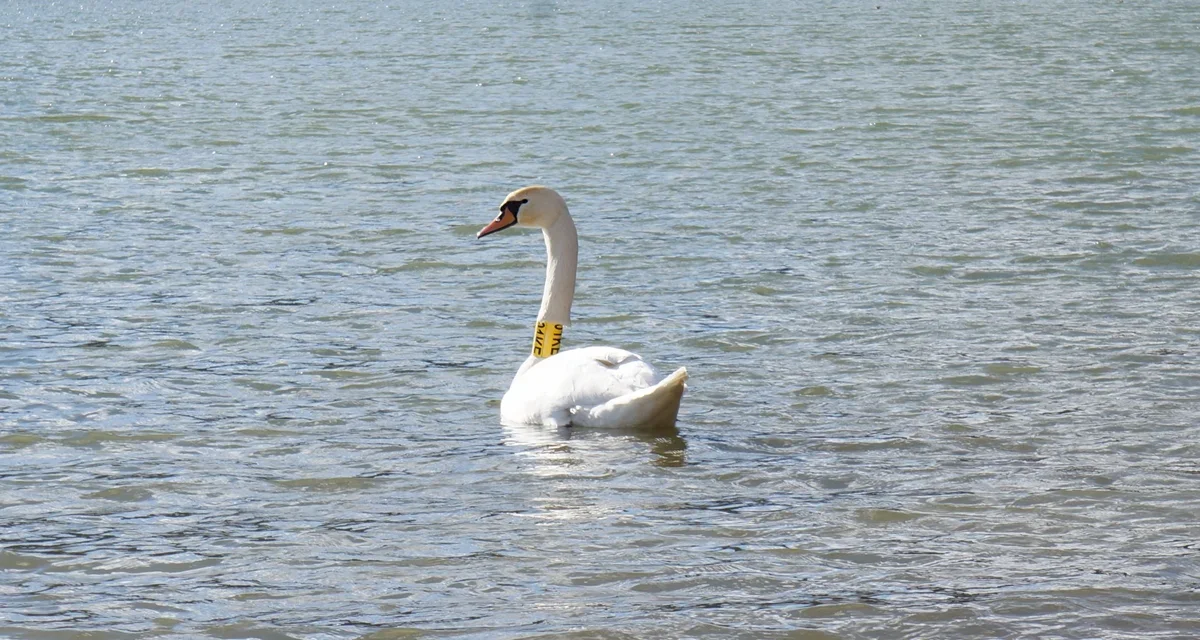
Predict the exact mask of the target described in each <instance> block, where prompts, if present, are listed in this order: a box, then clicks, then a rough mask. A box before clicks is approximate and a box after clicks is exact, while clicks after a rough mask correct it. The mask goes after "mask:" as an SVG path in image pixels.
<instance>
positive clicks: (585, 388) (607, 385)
mask: <svg viewBox="0 0 1200 640" xmlns="http://www.w3.org/2000/svg"><path fill="white" fill-rule="evenodd" d="M656 382H658V377H657V375H656V374H655V373H654V369H653V368H652V367H651V366H650V365H649V364H647V363H645V362H644V361H642V359H641V358H640V357H638V356H637V354H634V353H630V352H628V351H625V350H624V349H617V348H614V347H586V348H583V349H571V350H569V351H563V352H561V353H559V354H557V355H555V356H553V357H551V358H547V359H546V360H543V361H541V362H538V363H537V364H535V365H534V366H532V367H530V368H528V369H527V370H525V371H524V372H523V373H521V374H520V375H519V376H517V378H516V379H515V380H513V383H512V386H511V387H509V389H508V393H506V394H505V396H504V401H503V402H502V404H501V407H500V411H501V417H503V418H504V419H505V420H509V421H512V422H523V423H527V424H528V423H540V424H552V425H558V426H561V425H563V424H566V423H567V422H569V421H570V415H571V412H572V411H577V410H578V409H580V408H584V409H590V408H592V407H595V406H598V405H602V404H604V403H606V402H608V401H610V400H612V399H614V398H619V397H621V396H624V395H627V394H630V393H633V392H635V391H639V390H641V389H645V388H648V387H652V386H654V384H655V383H656Z"/></svg>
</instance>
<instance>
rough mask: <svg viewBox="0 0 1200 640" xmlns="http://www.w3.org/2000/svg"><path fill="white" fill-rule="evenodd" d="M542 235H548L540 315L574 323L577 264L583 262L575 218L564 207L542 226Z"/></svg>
mask: <svg viewBox="0 0 1200 640" xmlns="http://www.w3.org/2000/svg"><path fill="white" fill-rule="evenodd" d="M542 235H543V236H544V237H545V238H546V287H545V289H543V290H542V308H541V310H540V311H538V317H537V319H538V320H539V321H545V322H556V323H559V324H563V325H567V324H570V323H571V302H572V301H574V300H575V267H576V265H577V264H578V262H579V237H578V236H577V235H576V233H575V222H574V221H573V220H571V215H570V214H569V213H567V211H566V209H565V208H564V209H563V212H562V215H560V216H559V217H558V220H556V221H555V222H554V224H552V225H550V226H549V227H546V228H544V229H542Z"/></svg>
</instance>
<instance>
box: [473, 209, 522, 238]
mask: <svg viewBox="0 0 1200 640" xmlns="http://www.w3.org/2000/svg"><path fill="white" fill-rule="evenodd" d="M516 223H517V216H515V215H513V214H512V213H509V211H508V209H504V210H502V211H501V212H500V215H498V216H496V219H495V220H492V221H491V223H490V224H488V226H486V227H484V228H482V229H480V230H479V233H477V234H475V237H476V238H482V237H484V236H486V235H489V234H492V233H496V232H497V231H500V230H501V229H507V228H509V227H511V226H513V225H514V224H516Z"/></svg>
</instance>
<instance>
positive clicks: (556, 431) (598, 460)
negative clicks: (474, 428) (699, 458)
mask: <svg viewBox="0 0 1200 640" xmlns="http://www.w3.org/2000/svg"><path fill="white" fill-rule="evenodd" d="M503 426H504V444H506V445H509V446H512V447H519V448H520V451H518V455H521V456H526V457H528V458H531V459H532V460H533V461H535V462H536V465H535V467H534V468H533V469H532V471H533V472H534V473H536V474H538V475H541V476H559V475H570V476H574V477H578V476H579V475H581V473H582V474H584V475H599V474H602V473H605V472H610V471H611V469H612V468H613V467H614V466H623V465H627V464H630V463H634V464H641V463H642V461H643V460H644V457H643V456H644V454H645V453H649V454H650V459H649V462H650V463H651V464H653V465H655V466H658V467H682V466H684V465H685V464H687V459H686V455H685V454H686V451H687V441H686V440H684V438H683V436H682V435H680V433H679V429H678V428H676V427H675V425H670V426H667V427H657V428H654V429H638V428H626V429H587V428H579V427H558V428H554V427H543V426H537V425H525V424H511V423H505V424H504V425H503ZM635 452H636V454H637V455H636V456H634V457H633V458H631V457H630V456H631V454H632V453H635ZM589 470H595V471H596V472H597V473H596V474H590V473H589Z"/></svg>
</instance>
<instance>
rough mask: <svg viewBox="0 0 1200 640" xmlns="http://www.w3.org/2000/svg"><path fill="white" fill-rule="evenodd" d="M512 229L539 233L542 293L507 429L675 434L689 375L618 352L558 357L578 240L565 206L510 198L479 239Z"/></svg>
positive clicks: (547, 193) (506, 405) (504, 416)
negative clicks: (663, 371) (661, 370)
mask: <svg viewBox="0 0 1200 640" xmlns="http://www.w3.org/2000/svg"><path fill="white" fill-rule="evenodd" d="M509 227H527V228H535V229H541V230H542V236H543V237H544V238H545V240H546V285H545V288H544V289H543V290H542V307H541V310H539V311H538V315H537V321H536V322H535V323H534V339H533V353H531V354H530V355H529V357H528V358H526V359H525V362H524V363H523V364H522V365H521V367H520V368H519V369H517V375H516V376H515V377H513V381H512V384H511V385H510V386H509V387H508V391H507V392H506V393H505V394H504V398H503V399H502V400H501V401H500V419H501V420H502V421H503V422H505V423H510V424H522V425H543V426H547V427H567V426H579V427H607V428H632V427H638V428H666V427H671V426H674V424H675V417H676V415H677V414H678V413H679V401H680V399H682V397H683V391H684V389H686V388H687V385H686V384H684V383H685V382H686V381H687V377H688V375H687V369H686V368H684V367H680V368H679V369H677V370H676V371H675V372H674V373H672V374H671V375H669V376H666V377H665V378H663V377H660V376H659V375H658V374H657V373H656V372H655V371H654V368H653V367H651V366H650V365H649V364H648V363H646V362H645V361H644V360H642V358H641V356H638V355H637V354H635V353H630V352H629V351H626V350H624V349H618V348H616V347H583V348H580V349H570V350H567V351H560V350H559V348H560V346H561V345H562V331H563V327H565V326H566V325H568V324H570V322H571V303H572V302H573V301H574V298H575V268H576V265H577V262H578V258H579V239H578V236H577V235H576V233H575V222H574V221H573V220H572V219H571V214H570V213H569V212H568V211H567V203H566V202H565V201H564V200H563V198H562V196H560V195H558V192H556V191H554V190H553V189H551V188H549V187H543V186H531V187H524V188H521V189H517V190H516V191H513V192H512V193H510V194H508V197H506V198H505V199H504V203H503V204H501V205H500V215H498V216H496V219H495V220H493V221H492V222H491V223H489V224H488V225H487V226H485V227H484V228H483V229H480V231H479V233H478V234H476V236H475V237H476V238H482V237H484V236H487V235H491V234H493V233H496V232H497V231H501V230H503V229H507V228H509Z"/></svg>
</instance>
